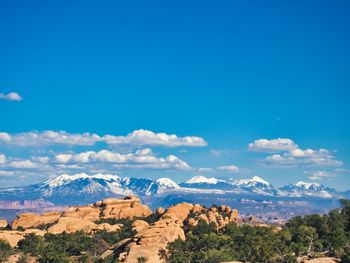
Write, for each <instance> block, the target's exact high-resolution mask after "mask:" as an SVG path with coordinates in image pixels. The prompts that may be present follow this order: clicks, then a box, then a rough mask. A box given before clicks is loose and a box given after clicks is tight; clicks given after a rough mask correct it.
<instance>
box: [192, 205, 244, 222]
mask: <svg viewBox="0 0 350 263" xmlns="http://www.w3.org/2000/svg"><path fill="white" fill-rule="evenodd" d="M238 219H239V218H238V211H237V210H236V209H231V207H229V206H225V205H221V206H219V207H216V206H214V207H211V208H210V209H207V208H203V207H201V206H200V205H198V204H197V205H195V207H194V209H193V210H192V213H191V215H190V217H189V218H188V219H187V223H188V224H189V225H192V226H196V225H197V224H198V222H199V220H203V221H205V222H206V223H207V224H210V223H213V224H215V225H216V227H218V228H222V227H224V226H226V225H227V224H229V223H231V222H238Z"/></svg>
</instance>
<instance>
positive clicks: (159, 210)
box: [156, 207, 165, 215]
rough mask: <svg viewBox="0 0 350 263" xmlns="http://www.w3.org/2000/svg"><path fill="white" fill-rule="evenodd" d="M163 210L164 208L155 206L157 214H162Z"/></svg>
mask: <svg viewBox="0 0 350 263" xmlns="http://www.w3.org/2000/svg"><path fill="white" fill-rule="evenodd" d="M164 212H165V209H164V208H163V207H159V208H157V210H156V213H157V214H158V215H162V214H164Z"/></svg>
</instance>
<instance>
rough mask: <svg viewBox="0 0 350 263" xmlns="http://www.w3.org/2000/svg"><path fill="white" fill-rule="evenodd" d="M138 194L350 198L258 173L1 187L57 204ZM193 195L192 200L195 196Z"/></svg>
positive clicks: (101, 177) (100, 177)
mask: <svg viewBox="0 0 350 263" xmlns="http://www.w3.org/2000/svg"><path fill="white" fill-rule="evenodd" d="M130 194H133V195H138V196H139V197H141V198H143V199H144V200H146V199H147V200H148V202H150V203H151V202H153V201H152V200H156V199H157V198H158V199H160V200H162V199H164V198H167V196H171V195H178V196H183V195H186V196H187V197H188V198H189V199H186V200H185V201H188V202H191V200H192V199H193V198H200V197H201V196H206V198H207V197H208V195H210V196H212V197H213V198H216V197H220V196H222V195H227V196H230V197H231V198H237V200H238V199H239V198H242V197H244V198H250V199H252V200H253V199H254V200H255V199H261V198H262V197H264V198H270V199H271V198H273V199H276V200H278V199H280V198H311V197H312V198H321V199H330V198H340V197H349V195H350V193H349V192H337V191H336V190H334V189H331V188H328V187H325V186H322V185H320V184H316V183H304V182H298V183H295V184H290V185H287V186H284V187H281V188H279V189H276V188H274V187H273V186H272V185H271V184H270V183H269V182H267V181H265V180H263V179H262V178H260V177H257V176H254V177H252V178H250V179H241V180H232V179H222V178H206V177H204V176H195V177H193V178H191V179H189V180H187V181H185V182H183V183H181V184H179V185H178V184H177V183H175V182H174V181H172V180H171V179H169V178H159V179H157V180H154V179H148V178H132V177H119V176H117V175H112V174H95V175H87V174H84V173H82V174H75V175H67V174H63V175H60V176H58V177H56V178H52V179H49V180H47V181H45V182H42V183H38V184H33V185H29V186H23V187H11V188H2V189H0V201H24V200H28V201H30V200H32V201H33V200H44V201H48V202H51V203H53V204H55V205H75V204H86V203H91V202H94V201H96V200H100V199H103V198H106V197H120V196H125V195H130ZM191 198H192V199H191Z"/></svg>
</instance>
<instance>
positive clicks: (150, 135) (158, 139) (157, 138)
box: [0, 130, 207, 147]
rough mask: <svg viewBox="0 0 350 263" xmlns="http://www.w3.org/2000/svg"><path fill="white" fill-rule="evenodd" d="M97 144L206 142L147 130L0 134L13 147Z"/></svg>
mask: <svg viewBox="0 0 350 263" xmlns="http://www.w3.org/2000/svg"><path fill="white" fill-rule="evenodd" d="M97 142H106V143H107V144H110V145H126V146H130V147H140V146H144V145H150V146H167V147H178V146H193V147H195V146H205V145H207V142H206V141H205V140H204V139H203V138H201V137H196V136H186V137H178V136H177V135H175V134H171V135H169V134H166V133H154V132H152V131H147V130H136V131H133V132H132V133H129V134H128V135H126V136H114V135H104V136H99V135H97V134H94V133H75V134H73V133H68V132H66V131H51V130H48V131H42V132H38V131H30V132H23V133H17V134H9V133H7V132H0V143H3V144H7V145H15V146H47V145H82V146H92V145H94V144H95V143H97Z"/></svg>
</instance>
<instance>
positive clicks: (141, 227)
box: [132, 220, 149, 233]
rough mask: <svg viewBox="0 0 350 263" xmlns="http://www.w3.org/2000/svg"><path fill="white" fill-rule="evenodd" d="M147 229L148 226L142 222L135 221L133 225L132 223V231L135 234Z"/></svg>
mask: <svg viewBox="0 0 350 263" xmlns="http://www.w3.org/2000/svg"><path fill="white" fill-rule="evenodd" d="M148 227H149V224H148V223H147V222H146V221H143V220H135V221H134V223H132V230H133V231H135V232H136V233H139V232H141V231H142V230H144V229H145V228H148Z"/></svg>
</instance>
